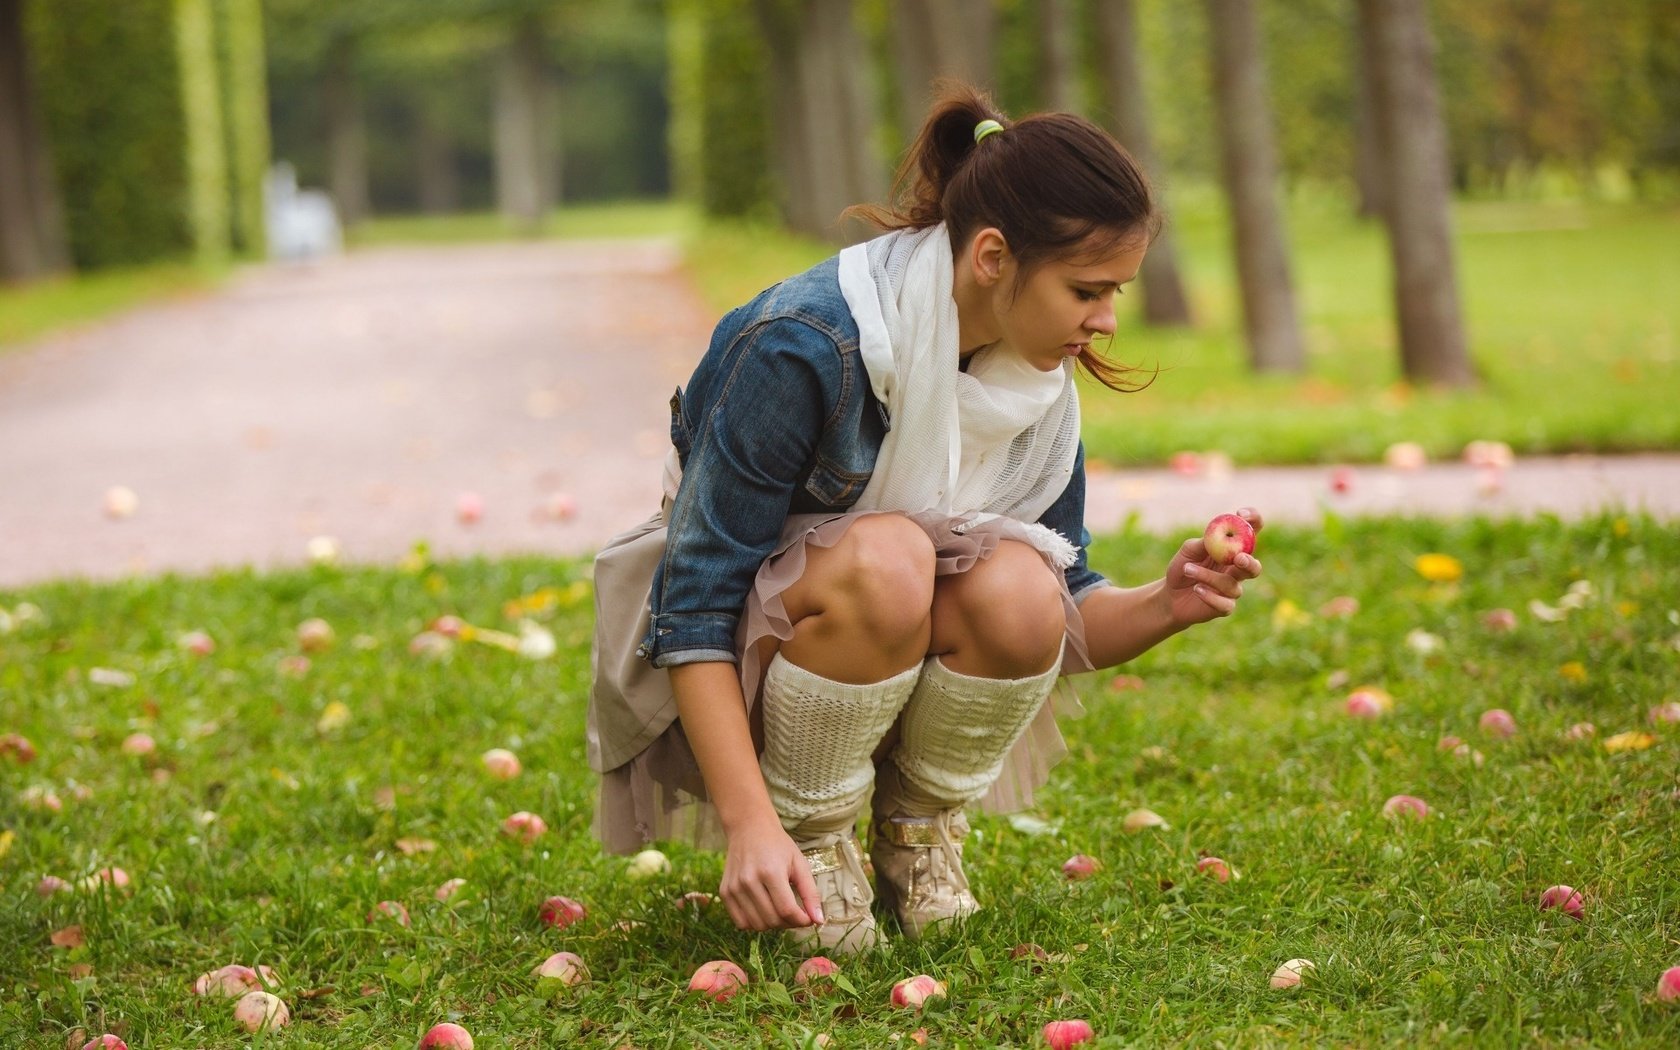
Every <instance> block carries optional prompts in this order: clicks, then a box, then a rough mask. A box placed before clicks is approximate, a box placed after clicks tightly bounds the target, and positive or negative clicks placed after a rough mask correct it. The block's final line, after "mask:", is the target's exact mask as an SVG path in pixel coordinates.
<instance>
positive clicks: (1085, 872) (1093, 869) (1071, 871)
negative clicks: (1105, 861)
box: [1062, 853, 1102, 882]
mask: <svg viewBox="0 0 1680 1050" xmlns="http://www.w3.org/2000/svg"><path fill="white" fill-rule="evenodd" d="M1101 870H1102V861H1100V860H1098V859H1097V858H1095V857H1088V856H1086V855H1085V854H1083V853H1075V854H1074V855H1073V856H1071V857H1069V858H1068V859H1067V860H1065V861H1063V862H1062V874H1063V875H1065V876H1067V879H1068V881H1069V882H1079V881H1081V880H1084V879H1088V878H1090V877H1091V876H1092V875H1095V874H1096V873H1097V872H1098V871H1101Z"/></svg>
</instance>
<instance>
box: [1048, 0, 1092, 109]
mask: <svg viewBox="0 0 1680 1050" xmlns="http://www.w3.org/2000/svg"><path fill="white" fill-rule="evenodd" d="M1036 6H1037V11H1038V93H1039V97H1040V99H1042V101H1043V104H1044V108H1045V109H1051V110H1056V111H1058V112H1063V113H1078V112H1080V110H1081V109H1082V108H1083V107H1082V106H1081V105H1080V101H1079V61H1078V52H1077V51H1076V50H1075V48H1074V40H1073V18H1072V16H1071V13H1070V12H1069V10H1068V0H1038V2H1037V5H1036Z"/></svg>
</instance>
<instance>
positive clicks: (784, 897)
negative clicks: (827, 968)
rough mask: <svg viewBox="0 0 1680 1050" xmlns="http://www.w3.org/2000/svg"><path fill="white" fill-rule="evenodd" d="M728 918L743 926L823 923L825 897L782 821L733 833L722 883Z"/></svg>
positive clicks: (772, 927)
mask: <svg viewBox="0 0 1680 1050" xmlns="http://www.w3.org/2000/svg"><path fill="white" fill-rule="evenodd" d="M719 893H720V894H721V895H722V896H723V903H724V906H725V907H727V908H728V909H729V917H730V918H731V919H734V920H735V925H736V926H739V927H740V928H741V929H743V930H779V929H786V928H789V927H796V926H812V925H821V924H822V922H823V914H822V895H821V894H819V893H818V892H817V883H816V880H815V879H813V878H812V877H811V865H810V864H809V862H807V861H806V860H805V855H804V854H803V853H801V852H799V847H797V846H795V845H794V844H793V839H791V838H789V837H788V833H787V832H786V831H783V830H782V826H781V823H780V822H779V821H770V822H767V823H756V824H751V825H748V826H746V827H742V828H739V829H737V830H735V831H734V832H732V833H731V834H730V836H729V852H728V854H727V855H726V856H725V858H724V862H723V884H722V885H721V886H720V887H719Z"/></svg>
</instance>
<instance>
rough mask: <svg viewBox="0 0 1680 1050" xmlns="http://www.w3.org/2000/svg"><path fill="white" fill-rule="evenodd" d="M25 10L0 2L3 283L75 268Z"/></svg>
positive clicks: (20, 0) (10, 0) (14, 1)
mask: <svg viewBox="0 0 1680 1050" xmlns="http://www.w3.org/2000/svg"><path fill="white" fill-rule="evenodd" d="M23 5H24V0H0V281H23V280H29V279H30V278H34V277H41V276H45V275H46V274H50V273H53V272H55V271H58V270H62V269H64V268H66V267H68V266H69V265H70V247H69V243H68V241H67V240H66V237H65V232H64V212H63V210H62V208H61V207H60V206H59V200H58V186H57V182H56V180H55V178H54V176H53V171H52V156H51V154H50V153H49V152H48V149H47V141H46V137H45V135H44V133H43V131H42V127H41V116H40V113H39V111H38V109H37V106H38V100H37V98H36V92H35V83H34V74H33V70H32V69H31V68H30V65H31V59H30V55H29V49H28V47H27V45H26V42H25V37H24V31H23Z"/></svg>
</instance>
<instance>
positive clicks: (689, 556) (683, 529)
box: [641, 317, 838, 667]
mask: <svg viewBox="0 0 1680 1050" xmlns="http://www.w3.org/2000/svg"><path fill="white" fill-rule="evenodd" d="M730 352H731V354H732V357H733V359H732V360H731V361H729V363H728V367H727V369H726V370H724V371H722V372H721V373H720V374H719V376H718V379H717V382H718V383H719V384H720V389H718V390H717V391H716V392H715V393H714V394H713V396H711V397H710V398H709V401H710V407H709V408H708V409H707V411H706V415H705V417H704V418H702V419H699V420H695V421H694V430H693V441H692V445H691V447H690V449H689V453H688V457H687V460H686V461H685V462H684V464H683V478H682V484H681V485H680V486H679V488H678V490H677V496H676V500H675V501H674V503H673V504H672V507H671V510H670V516H669V521H670V525H669V529H668V533H667V538H666V546H665V556H664V558H663V559H662V560H661V561H660V563H659V568H658V569H657V570H656V572H655V573H654V580H653V592H652V595H651V610H650V612H651V623H650V626H649V630H648V635H647V637H646V638H645V639H644V640H643V646H642V650H641V653H642V655H643V657H644V658H646V659H648V660H650V661H652V663H653V664H654V666H656V667H669V666H674V665H677V664H682V663H692V662H696V661H700V660H725V659H727V660H734V659H735V658H736V655H735V634H736V628H737V626H738V625H739V623H740V618H741V613H742V609H743V606H744V605H745V603H746V598H747V593H748V591H749V590H750V589H751V587H752V583H753V578H754V577H755V576H756V575H757V573H758V568H759V565H760V564H762V563H763V561H764V559H765V558H766V557H768V556H769V554H770V552H771V551H772V550H773V549H774V548H775V545H776V541H777V539H778V538H779V537H780V535H781V531H782V526H783V523H784V522H785V521H786V519H787V516H788V510H789V506H790V503H791V501H792V496H793V492H794V487H795V485H797V484H798V480H799V478H800V477H801V475H802V474H803V472H804V471H805V470H806V469H807V467H808V465H809V463H810V461H811V457H812V453H813V450H814V449H815V448H816V444H817V440H818V438H819V436H820V435H821V431H822V427H823V423H824V421H825V420H826V419H827V418H828V416H829V414H830V413H831V411H832V410H833V405H832V404H831V403H830V402H831V400H832V399H833V397H835V396H837V395H834V394H831V392H830V391H829V389H828V386H829V384H827V383H825V381H824V380H825V371H824V365H825V364H827V363H829V362H833V361H836V360H837V358H838V354H837V351H836V349H835V345H834V342H833V340H832V339H830V338H828V337H827V336H825V335H822V334H821V333H819V332H816V331H815V330H813V329H811V328H810V327H809V326H807V325H804V324H802V323H800V322H799V321H797V320H794V319H790V318H785V317H784V318H776V319H773V320H770V321H767V322H765V323H764V324H762V325H759V326H757V327H756V328H753V329H749V330H748V331H746V332H743V333H742V334H741V335H740V337H739V338H738V340H737V345H736V346H734V347H731V348H730ZM691 393H692V391H691Z"/></svg>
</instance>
